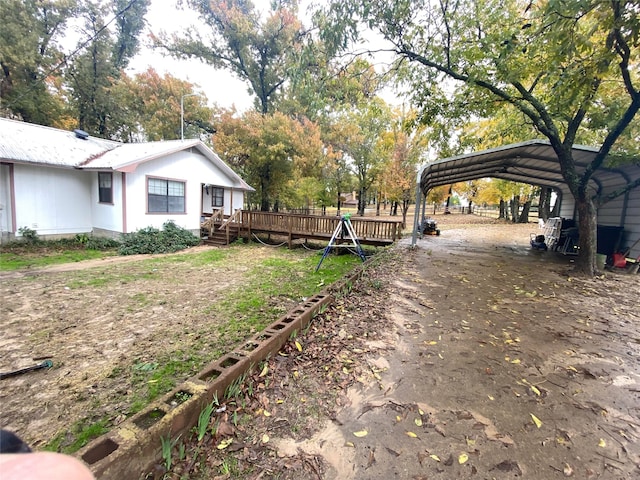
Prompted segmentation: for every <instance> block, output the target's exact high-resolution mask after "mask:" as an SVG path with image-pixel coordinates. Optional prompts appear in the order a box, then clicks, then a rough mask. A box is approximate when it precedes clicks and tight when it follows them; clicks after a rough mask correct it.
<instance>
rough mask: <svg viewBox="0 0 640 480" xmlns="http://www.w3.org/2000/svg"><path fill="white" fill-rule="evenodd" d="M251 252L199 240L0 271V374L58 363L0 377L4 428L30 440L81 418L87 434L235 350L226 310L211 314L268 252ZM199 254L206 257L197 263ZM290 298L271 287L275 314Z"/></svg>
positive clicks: (46, 439)
mask: <svg viewBox="0 0 640 480" xmlns="http://www.w3.org/2000/svg"><path fill="white" fill-rule="evenodd" d="M247 252H248V250H247V249H246V248H245V249H224V250H221V249H216V248H213V247H197V248H194V249H190V250H188V251H185V252H183V253H178V254H171V255H155V256H148V255H136V256H128V257H111V258H107V259H104V260H89V261H86V262H79V263H74V264H65V265H55V266H52V267H48V268H45V269H37V270H26V271H24V270H23V271H20V272H8V273H4V274H2V275H0V278H1V279H2V285H1V287H0V295H1V296H2V299H3V300H2V303H1V305H0V319H1V324H0V325H1V326H0V328H1V329H2V337H1V338H0V351H2V355H1V356H0V371H1V372H9V371H13V370H16V369H20V368H24V367H29V366H32V365H34V364H36V363H39V362H40V361H42V360H43V359H51V360H52V361H53V368H51V369H48V370H40V371H38V372H33V373H29V374H25V375H20V376H16V377H11V378H8V379H5V380H2V383H1V384H0V387H1V390H0V402H1V403H2V413H1V425H2V427H3V428H6V429H9V430H12V431H14V432H16V433H17V434H18V435H19V436H21V437H22V438H23V439H24V440H25V441H26V442H27V443H28V444H30V445H31V446H33V447H35V448H42V447H43V446H44V445H46V444H48V443H50V442H51V441H52V439H54V438H55V437H56V436H57V435H59V434H60V432H65V431H68V430H70V429H75V428H76V427H77V429H79V430H82V429H86V432H84V433H82V432H80V431H78V432H76V434H77V435H76V439H77V438H80V437H81V436H82V435H85V437H86V438H84V440H82V439H80V440H81V441H83V443H86V440H87V438H90V437H92V436H96V435H97V434H99V433H101V432H102V431H106V429H107V428H108V427H109V426H110V425H114V424H116V425H117V424H118V423H120V422H122V421H123V420H125V419H126V418H127V417H128V416H130V415H131V414H132V413H135V412H136V411H138V410H140V409H141V408H142V407H144V406H145V405H146V404H147V403H148V399H147V395H148V394H149V393H148V392H152V391H153V390H154V389H155V390H157V391H160V393H164V391H166V390H168V389H170V388H171V385H172V382H178V383H179V382H180V381H182V380H184V379H186V378H188V377H189V376H190V375H193V374H195V373H196V372H198V371H199V369H200V368H201V367H202V366H203V365H204V364H205V363H206V362H208V361H211V360H213V359H215V358H217V357H219V356H220V355H222V354H224V353H225V352H226V351H227V348H233V347H234V346H235V344H236V343H237V342H239V341H241V340H242V339H241V338H236V337H235V336H234V335H235V333H234V330H233V329H234V328H236V327H235V325H234V324H233V322H231V321H230V319H226V318H218V317H219V314H218V313H217V307H216V304H217V302H219V301H220V299H221V298H222V297H223V296H224V294H226V293H228V292H231V291H234V290H236V289H240V288H244V287H245V286H246V285H247V282H248V281H249V279H250V275H249V273H250V272H251V271H252V269H253V268H254V267H255V266H256V265H258V264H259V262H261V261H262V260H264V259H267V258H271V256H272V255H273V254H274V250H273V249H270V248H267V247H258V246H256V247H253V248H251V250H250V252H251V254H250V255H247ZM194 253H203V254H205V255H209V256H208V257H198V258H201V260H199V261H197V262H196V261H192V260H190V259H192V258H195V256H194V255H190V254H194ZM296 300H298V301H299V299H295V300H294V299H290V298H287V297H284V296H278V297H277V298H275V299H274V300H273V301H274V302H277V305H275V304H274V305H272V306H270V307H269V308H270V314H274V312H280V314H283V313H284V312H286V311H287V310H288V309H290V308H292V306H293V305H295V304H296V303H297V301H296ZM274 318H277V315H276V316H275V317H274ZM231 320H232V319H231ZM245 333H247V334H251V333H255V332H245ZM221 339H226V340H227V341H228V342H229V345H230V346H229V345H227V344H226V343H224V342H223V343H222V345H220V343H221ZM161 368H165V371H164V374H163V375H162V376H155V377H154V373H156V372H159V371H160V369H161ZM77 422H81V423H82V425H76V423H77ZM74 440H75V439H73V438H65V437H61V438H60V437H59V438H58V439H57V440H56V442H57V444H58V445H60V446H64V445H68V444H69V443H70V442H72V441H74ZM51 446H52V447H54V448H55V447H56V446H57V445H51ZM76 448H77V447H76Z"/></svg>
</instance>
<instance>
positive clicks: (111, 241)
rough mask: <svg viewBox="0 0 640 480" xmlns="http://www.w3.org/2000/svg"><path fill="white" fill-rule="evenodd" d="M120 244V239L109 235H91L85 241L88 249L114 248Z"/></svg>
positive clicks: (85, 246)
mask: <svg viewBox="0 0 640 480" xmlns="http://www.w3.org/2000/svg"><path fill="white" fill-rule="evenodd" d="M119 246H120V241H119V240H116V239H115V238H108V237H94V236H89V238H88V239H87V240H86V241H85V242H84V248H86V249H87V250H113V249H114V248H118V247H119Z"/></svg>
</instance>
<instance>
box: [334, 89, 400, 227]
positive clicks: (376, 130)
mask: <svg viewBox="0 0 640 480" xmlns="http://www.w3.org/2000/svg"><path fill="white" fill-rule="evenodd" d="M390 120H391V118H390V111H389V109H388V107H387V105H386V104H385V103H384V101H382V100H381V99H379V98H373V99H371V101H370V102H368V103H365V104H361V105H359V106H358V107H357V108H354V109H353V110H351V111H347V112H342V113H340V114H338V116H337V120H336V123H335V124H334V125H333V128H334V129H335V130H336V131H337V132H339V136H338V135H335V136H334V138H336V140H335V141H336V146H337V147H338V148H339V149H340V150H342V151H343V152H344V153H345V154H346V155H347V156H348V157H349V161H350V162H351V164H352V166H353V170H354V172H355V176H356V179H357V188H358V215H364V210H365V207H366V201H367V195H368V193H369V190H370V188H371V186H372V185H373V184H374V182H375V181H376V180H377V179H378V176H379V175H380V172H381V167H382V164H383V161H384V160H385V155H386V154H388V152H385V150H384V144H383V143H381V142H380V137H381V135H382V134H383V133H384V132H385V131H386V130H387V129H388V127H389V123H390Z"/></svg>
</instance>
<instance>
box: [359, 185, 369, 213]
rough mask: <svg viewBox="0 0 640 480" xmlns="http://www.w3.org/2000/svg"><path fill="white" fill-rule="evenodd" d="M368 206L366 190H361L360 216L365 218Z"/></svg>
mask: <svg viewBox="0 0 640 480" xmlns="http://www.w3.org/2000/svg"><path fill="white" fill-rule="evenodd" d="M366 204H367V191H366V190H365V189H364V188H361V189H360V195H358V215H360V216H361V217H362V216H364V209H365V208H366Z"/></svg>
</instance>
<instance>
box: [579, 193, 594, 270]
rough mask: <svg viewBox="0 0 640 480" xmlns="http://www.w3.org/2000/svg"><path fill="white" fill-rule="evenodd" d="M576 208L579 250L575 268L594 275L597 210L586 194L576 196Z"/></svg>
mask: <svg viewBox="0 0 640 480" xmlns="http://www.w3.org/2000/svg"><path fill="white" fill-rule="evenodd" d="M576 209H577V212H578V220H579V221H578V233H579V235H580V239H579V241H578V246H579V251H578V258H577V260H576V263H575V265H576V270H577V271H579V272H581V273H584V274H585V275H589V276H591V277H592V276H594V275H595V274H596V273H597V267H596V250H597V245H596V241H597V240H596V239H597V236H596V230H597V212H596V207H595V205H594V204H593V201H591V199H590V198H588V197H587V196H586V195H585V196H583V197H580V198H576Z"/></svg>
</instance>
